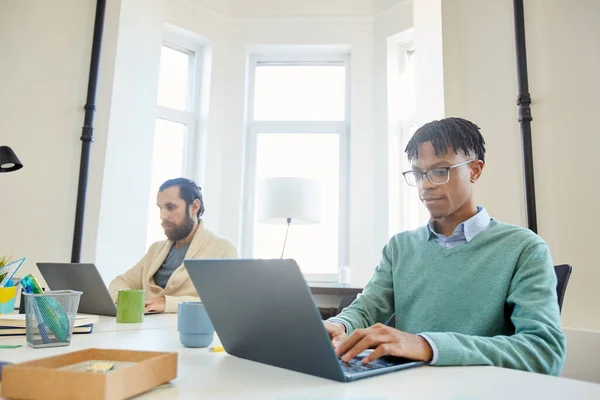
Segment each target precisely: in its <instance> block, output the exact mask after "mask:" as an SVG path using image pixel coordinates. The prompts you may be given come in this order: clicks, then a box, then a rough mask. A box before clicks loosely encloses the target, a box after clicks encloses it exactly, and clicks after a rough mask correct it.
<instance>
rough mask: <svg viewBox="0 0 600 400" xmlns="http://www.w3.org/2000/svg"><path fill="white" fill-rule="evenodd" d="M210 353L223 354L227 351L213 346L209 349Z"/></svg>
mask: <svg viewBox="0 0 600 400" xmlns="http://www.w3.org/2000/svg"><path fill="white" fill-rule="evenodd" d="M208 351H212V352H213V353H221V352H223V351H225V349H224V348H223V346H212V347H211V348H210V349H208Z"/></svg>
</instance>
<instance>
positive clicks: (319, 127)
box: [240, 53, 350, 283]
mask: <svg viewBox="0 0 600 400" xmlns="http://www.w3.org/2000/svg"><path fill="white" fill-rule="evenodd" d="M283 64H285V65H290V66H301V65H304V66H318V65H343V66H344V67H345V73H346V77H345V80H346V81H345V86H346V88H345V89H346V90H345V119H344V120H343V121H255V120H254V97H255V76H256V68H257V67H258V66H260V65H283ZM247 96H248V97H247V123H246V145H245V158H246V162H245V173H244V181H243V211H242V234H241V246H240V249H241V255H242V257H252V252H253V245H254V196H255V192H254V191H255V187H256V164H257V159H256V157H257V142H258V135H259V134H268V133H279V134H291V135H293V134H311V133H315V134H337V135H339V163H340V165H339V222H338V264H339V265H337V268H339V267H340V266H343V265H349V264H348V262H349V246H348V243H349V234H348V227H349V213H348V210H349V193H350V192H349V186H350V185H349V182H350V179H349V178H350V174H349V172H350V165H349V160H350V55H349V54H348V53H306V54H294V55H291V54H286V53H273V54H260V55H259V54H254V55H250V57H249V67H248V92H247ZM291 229H293V226H292V227H291ZM282 245H283V236H282ZM303 275H304V277H305V279H306V280H307V281H309V282H327V283H332V282H337V281H338V274H337V272H336V273H335V274H333V273H319V274H307V273H303Z"/></svg>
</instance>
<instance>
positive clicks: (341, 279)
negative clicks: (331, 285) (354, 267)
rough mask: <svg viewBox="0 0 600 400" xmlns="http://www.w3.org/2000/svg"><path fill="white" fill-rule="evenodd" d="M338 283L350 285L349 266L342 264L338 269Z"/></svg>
mask: <svg viewBox="0 0 600 400" xmlns="http://www.w3.org/2000/svg"><path fill="white" fill-rule="evenodd" d="M338 283H339V284H340V285H342V286H350V267H349V266H347V265H342V266H341V267H340V269H339V270H338Z"/></svg>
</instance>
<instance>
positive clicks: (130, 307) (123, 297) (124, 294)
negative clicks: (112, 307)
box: [117, 289, 146, 324]
mask: <svg viewBox="0 0 600 400" xmlns="http://www.w3.org/2000/svg"><path fill="white" fill-rule="evenodd" d="M145 301H146V291H145V290H133V289H122V290H119V294H118V296H117V323H126V324H137V323H140V322H144V308H145Z"/></svg>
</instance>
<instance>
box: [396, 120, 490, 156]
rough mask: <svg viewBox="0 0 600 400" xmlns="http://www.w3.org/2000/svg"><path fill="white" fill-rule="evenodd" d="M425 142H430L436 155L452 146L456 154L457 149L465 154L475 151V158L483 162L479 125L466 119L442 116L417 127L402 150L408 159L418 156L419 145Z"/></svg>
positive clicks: (483, 147) (482, 146) (483, 145)
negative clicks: (442, 117)
mask: <svg viewBox="0 0 600 400" xmlns="http://www.w3.org/2000/svg"><path fill="white" fill-rule="evenodd" d="M426 142H431V144H432V145H433V149H434V150H435V155H436V156H437V155H439V154H440V153H447V152H448V149H449V148H450V147H452V148H453V149H454V152H455V153H457V154H458V150H462V151H463V152H464V153H465V155H467V156H468V155H470V154H471V153H475V155H476V156H477V159H478V160H481V161H483V162H484V163H485V140H484V139H483V136H481V132H479V127H478V126H477V125H475V124H474V123H473V122H471V121H467V120H466V119H463V118H455V117H453V118H444V119H441V120H439V121H432V122H429V123H427V124H425V125H423V126H422V127H420V128H419V129H417V131H416V132H415V134H414V135H413V137H412V138H411V139H410V140H409V142H408V144H407V145H406V149H405V150H404V151H405V152H406V155H407V156H408V160H409V161H412V160H414V159H415V158H418V157H419V146H420V145H421V144H423V143H426Z"/></svg>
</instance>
